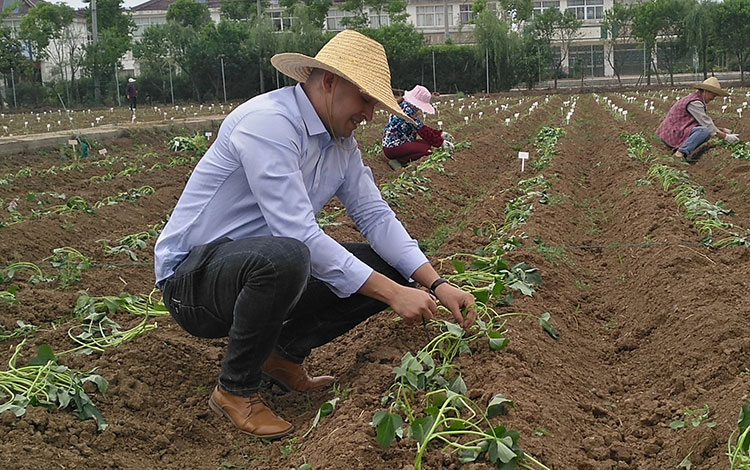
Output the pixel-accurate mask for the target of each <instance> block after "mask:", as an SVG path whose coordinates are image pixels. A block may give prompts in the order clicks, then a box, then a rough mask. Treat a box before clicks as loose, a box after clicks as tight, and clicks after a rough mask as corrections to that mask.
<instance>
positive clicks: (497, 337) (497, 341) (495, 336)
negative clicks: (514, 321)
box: [487, 331, 510, 351]
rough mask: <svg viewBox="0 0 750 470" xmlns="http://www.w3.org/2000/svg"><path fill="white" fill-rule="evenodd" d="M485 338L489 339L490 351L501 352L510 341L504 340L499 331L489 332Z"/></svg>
mask: <svg viewBox="0 0 750 470" xmlns="http://www.w3.org/2000/svg"><path fill="white" fill-rule="evenodd" d="M487 336H488V337H489V338H490V349H491V350H492V351H501V350H503V349H505V348H506V347H507V346H508V344H510V339H509V338H504V337H503V333H502V332H501V331H490V332H488V333H487Z"/></svg>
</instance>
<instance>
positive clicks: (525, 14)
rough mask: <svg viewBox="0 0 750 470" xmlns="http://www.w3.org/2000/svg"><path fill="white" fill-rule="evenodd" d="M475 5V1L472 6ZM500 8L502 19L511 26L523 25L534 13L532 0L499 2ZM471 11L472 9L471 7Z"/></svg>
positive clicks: (501, 0) (504, 0) (503, 0)
mask: <svg viewBox="0 0 750 470" xmlns="http://www.w3.org/2000/svg"><path fill="white" fill-rule="evenodd" d="M478 1H484V0H478ZM476 3H477V2H476V1H475V2H474V4H475V5H476ZM500 7H501V8H502V12H503V18H504V19H505V20H506V21H507V22H509V23H511V24H513V25H520V24H523V23H525V22H526V21H528V20H529V18H531V14H532V13H533V12H534V3H533V2H532V0H500ZM473 9H474V7H473V6H472V10H473Z"/></svg>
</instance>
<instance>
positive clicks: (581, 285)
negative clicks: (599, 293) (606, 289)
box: [576, 279, 591, 290]
mask: <svg viewBox="0 0 750 470" xmlns="http://www.w3.org/2000/svg"><path fill="white" fill-rule="evenodd" d="M576 289H580V290H591V286H590V285H589V283H588V282H586V281H584V280H583V279H576Z"/></svg>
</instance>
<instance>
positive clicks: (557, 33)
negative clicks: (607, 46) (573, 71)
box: [531, 8, 583, 88]
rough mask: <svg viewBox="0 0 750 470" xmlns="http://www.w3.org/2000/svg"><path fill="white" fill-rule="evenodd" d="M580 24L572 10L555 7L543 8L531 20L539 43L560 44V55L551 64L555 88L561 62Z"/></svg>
mask: <svg viewBox="0 0 750 470" xmlns="http://www.w3.org/2000/svg"><path fill="white" fill-rule="evenodd" d="M582 24H583V21H582V20H579V19H578V18H577V17H576V14H575V13H574V12H573V11H571V10H565V13H562V12H561V11H560V10H558V9H557V8H550V9H547V10H544V11H543V12H542V13H541V14H539V15H536V16H535V17H534V20H533V21H532V22H531V29H532V31H533V32H534V35H535V37H536V39H537V40H538V41H539V42H540V45H542V46H547V48H549V47H550V46H551V44H552V41H557V42H559V44H560V57H559V59H557V60H555V61H553V64H552V65H553V67H554V69H555V76H554V79H555V88H557V78H558V77H559V75H560V69H562V64H563V62H565V59H567V57H568V51H569V50H570V45H571V43H572V42H573V39H575V38H577V37H578V36H579V35H580V31H579V30H580V29H581V25H582Z"/></svg>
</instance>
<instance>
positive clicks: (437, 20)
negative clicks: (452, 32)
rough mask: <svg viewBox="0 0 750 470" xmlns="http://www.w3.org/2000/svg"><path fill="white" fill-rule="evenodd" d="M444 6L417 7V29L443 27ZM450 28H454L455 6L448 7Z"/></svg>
mask: <svg viewBox="0 0 750 470" xmlns="http://www.w3.org/2000/svg"><path fill="white" fill-rule="evenodd" d="M444 8H445V7H444V6H443V5H430V6H424V7H417V28H430V27H436V26H443V17H444V16H445V10H444ZM448 26H453V5H448Z"/></svg>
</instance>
